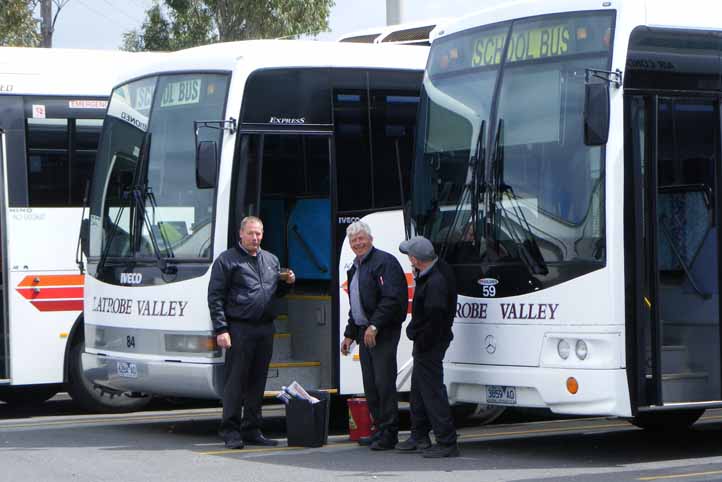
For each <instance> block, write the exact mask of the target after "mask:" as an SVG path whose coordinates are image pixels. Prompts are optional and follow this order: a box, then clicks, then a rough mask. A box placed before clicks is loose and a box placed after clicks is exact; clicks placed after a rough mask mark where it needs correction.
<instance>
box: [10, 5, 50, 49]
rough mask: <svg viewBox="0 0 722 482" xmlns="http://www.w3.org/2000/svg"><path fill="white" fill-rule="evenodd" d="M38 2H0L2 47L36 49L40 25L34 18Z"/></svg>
mask: <svg viewBox="0 0 722 482" xmlns="http://www.w3.org/2000/svg"><path fill="white" fill-rule="evenodd" d="M37 3H38V0H0V46H11V47H35V46H37V45H38V43H39V42H40V38H41V37H40V23H39V21H38V20H37V19H36V18H35V17H34V16H33V10H34V9H35V7H36V6H37Z"/></svg>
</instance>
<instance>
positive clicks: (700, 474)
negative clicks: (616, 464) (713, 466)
mask: <svg viewBox="0 0 722 482" xmlns="http://www.w3.org/2000/svg"><path fill="white" fill-rule="evenodd" d="M719 474H722V470H712V471H709V472H691V473H688V474H669V475H652V476H649V477H640V478H638V479H637V480H670V479H683V478H689V477H704V476H706V475H719Z"/></svg>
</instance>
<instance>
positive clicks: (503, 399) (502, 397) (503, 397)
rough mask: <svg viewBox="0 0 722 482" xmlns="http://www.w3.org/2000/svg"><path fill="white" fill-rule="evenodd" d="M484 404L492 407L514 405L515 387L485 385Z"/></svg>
mask: <svg viewBox="0 0 722 482" xmlns="http://www.w3.org/2000/svg"><path fill="white" fill-rule="evenodd" d="M486 403H490V404H492V405H516V387H502V386H500V385H487V387H486Z"/></svg>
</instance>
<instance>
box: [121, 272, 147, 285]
mask: <svg viewBox="0 0 722 482" xmlns="http://www.w3.org/2000/svg"><path fill="white" fill-rule="evenodd" d="M142 282H143V273H120V284H122V285H139V284H141V283H142Z"/></svg>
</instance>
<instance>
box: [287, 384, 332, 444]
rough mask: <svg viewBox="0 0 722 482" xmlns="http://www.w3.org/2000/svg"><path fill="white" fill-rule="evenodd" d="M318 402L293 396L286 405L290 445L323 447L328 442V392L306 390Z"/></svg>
mask: <svg viewBox="0 0 722 482" xmlns="http://www.w3.org/2000/svg"><path fill="white" fill-rule="evenodd" d="M306 391H307V392H308V394H309V395H311V396H314V397H316V398H318V399H319V400H320V401H319V402H318V403H313V404H312V403H311V402H308V401H306V400H299V399H297V398H291V400H289V402H288V404H287V405H286V436H287V437H288V445H289V446H290V447H321V446H323V445H325V444H326V443H327V442H328V414H329V405H330V404H331V396H330V395H329V394H328V392H322V391H318V390H306Z"/></svg>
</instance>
